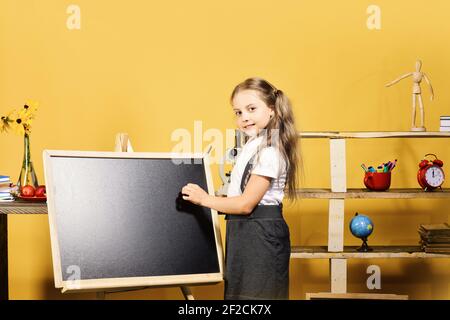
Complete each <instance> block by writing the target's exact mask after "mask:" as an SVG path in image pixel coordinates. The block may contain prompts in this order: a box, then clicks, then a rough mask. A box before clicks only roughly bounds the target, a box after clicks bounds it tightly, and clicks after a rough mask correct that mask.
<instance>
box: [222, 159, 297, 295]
mask: <svg viewBox="0 0 450 320" xmlns="http://www.w3.org/2000/svg"><path fill="white" fill-rule="evenodd" d="M252 160H253V158H252V159H251V160H250V161H249V162H248V163H247V165H246V167H245V170H244V174H243V175H242V180H241V191H242V192H244V189H245V185H246V184H247V181H248V179H249V177H250V171H251V168H252V162H253V161H252ZM225 219H226V220H227V231H226V249H225V252H226V253H225V299H226V300H237V299H246V300H247V299H270V300H275V299H283V300H286V299H289V259H290V255H291V243H290V237H289V227H288V225H287V224H286V222H285V220H284V218H283V214H282V204H280V205H258V206H256V207H255V209H254V210H253V211H252V212H251V213H250V214H249V215H231V214H229V215H226V218H225Z"/></svg>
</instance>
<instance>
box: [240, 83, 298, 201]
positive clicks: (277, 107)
mask: <svg viewBox="0 0 450 320" xmlns="http://www.w3.org/2000/svg"><path fill="white" fill-rule="evenodd" d="M242 90H254V91H256V92H257V93H258V96H259V97H260V99H261V100H262V101H264V103H265V104H266V105H267V106H268V107H269V108H271V109H272V110H273V111H274V115H273V117H272V118H271V119H270V120H269V123H268V124H267V127H266V128H265V130H263V133H262V134H261V135H263V136H264V137H265V139H264V140H263V142H262V143H261V146H262V147H260V148H259V150H258V154H259V152H260V150H261V149H262V148H263V147H265V146H274V147H277V148H278V150H279V151H280V153H281V155H282V156H283V158H284V160H285V162H286V165H287V174H286V188H287V196H288V198H289V199H291V200H296V199H297V198H298V197H297V190H296V189H297V182H298V178H297V173H298V169H299V168H301V167H302V157H301V153H300V147H299V146H300V142H299V137H298V134H297V130H296V127H295V122H294V114H293V112H292V107H291V103H290V101H289V99H288V97H287V96H286V95H285V94H284V92H283V91H281V90H278V89H277V88H276V87H275V86H273V85H272V84H271V83H269V82H268V81H266V80H264V79H261V78H256V77H255V78H249V79H247V80H245V81H243V82H242V83H240V84H238V85H237V86H236V87H235V88H234V90H233V92H232V94H231V102H232V101H233V98H234V97H235V96H236V94H238V93H239V92H240V91H242ZM274 132H275V133H277V137H273V133H274ZM275 138H276V139H275Z"/></svg>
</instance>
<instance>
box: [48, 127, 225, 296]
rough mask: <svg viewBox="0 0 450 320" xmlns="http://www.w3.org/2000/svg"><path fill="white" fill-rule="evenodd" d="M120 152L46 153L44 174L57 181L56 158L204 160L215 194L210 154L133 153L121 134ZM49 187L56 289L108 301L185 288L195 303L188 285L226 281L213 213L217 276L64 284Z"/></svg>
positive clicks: (219, 239) (133, 278)
mask: <svg viewBox="0 0 450 320" xmlns="http://www.w3.org/2000/svg"><path fill="white" fill-rule="evenodd" d="M116 150H126V152H103V153H101V152H90V151H67V150H44V152H43V156H44V157H43V158H44V169H45V170H44V171H45V177H46V181H47V182H50V181H53V177H52V176H53V174H54V173H53V170H52V166H50V162H51V158H53V157H88V158H89V157H96V158H97V157H105V158H161V159H168V158H169V159H176V158H186V157H188V158H199V159H200V158H201V159H202V161H203V163H204V169H205V175H206V181H207V192H208V193H209V194H211V195H213V194H214V186H213V183H212V177H211V172H210V170H209V168H210V163H209V158H208V154H201V153H149V152H147V153H144V152H130V151H131V150H132V147H131V143H130V141H129V139H128V136H127V135H125V134H119V135H118V136H117V137H116ZM48 184H49V188H48V190H47V191H48V192H47V199H48V201H47V205H48V213H49V225H50V236H51V246H52V260H53V272H54V279H55V287H56V288H61V289H62V292H63V293H65V292H67V293H69V292H78V293H79V292H96V293H97V298H99V299H104V297H105V294H106V293H113V292H120V291H132V290H141V289H146V288H156V287H174V286H177V287H181V291H182V293H183V295H184V297H185V299H188V300H193V299H194V297H193V295H192V293H191V292H190V289H189V288H188V287H187V286H186V285H188V284H189V285H194V284H213V283H219V282H221V281H223V273H224V271H223V270H224V262H223V249H222V241H221V235H220V225H219V218H218V214H217V211H215V210H211V214H212V223H213V224H212V227H213V230H214V238H215V244H216V252H217V258H218V264H219V270H218V271H217V272H214V273H205V274H192V275H191V274H186V275H170V276H155V277H152V276H149V277H131V278H108V279H84V280H63V278H62V268H61V267H62V266H61V255H60V250H59V249H60V248H59V241H58V233H57V225H56V223H55V221H56V220H55V219H56V216H55V212H56V211H55V201H54V199H53V197H54V194H53V192H49V191H52V186H51V185H50V183H48Z"/></svg>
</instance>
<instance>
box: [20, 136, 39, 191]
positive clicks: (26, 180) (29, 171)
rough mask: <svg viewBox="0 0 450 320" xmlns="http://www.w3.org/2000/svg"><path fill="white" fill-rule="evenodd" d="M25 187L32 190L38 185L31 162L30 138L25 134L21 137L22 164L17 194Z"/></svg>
mask: <svg viewBox="0 0 450 320" xmlns="http://www.w3.org/2000/svg"><path fill="white" fill-rule="evenodd" d="M26 185H31V186H33V187H34V188H36V187H37V186H38V185H39V183H38V179H37V177H36V172H35V171H34V167H33V162H32V161H31V153H30V136H29V135H28V134H27V133H25V134H24V137H23V162H22V169H21V170H20V175H19V180H18V181H17V190H18V192H19V193H20V191H21V189H22V187H24V186H26Z"/></svg>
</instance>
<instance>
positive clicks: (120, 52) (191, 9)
mask: <svg viewBox="0 0 450 320" xmlns="http://www.w3.org/2000/svg"><path fill="white" fill-rule="evenodd" d="M70 4H77V5H78V6H79V7H80V8H81V29H80V30H68V29H67V27H66V20H67V18H68V17H69V15H70V14H67V13H66V9H67V7H68V6H69V5H70ZM371 4H376V5H378V6H379V7H380V8H381V29H380V30H369V29H368V28H367V26H366V21H367V19H368V17H369V14H367V13H366V9H367V7H368V6H369V5H371ZM449 11H450V3H449V2H448V1H447V0H433V1H429V2H424V1H419V0H397V1H387V0H376V1H364V0H352V1H350V0H348V1H331V0H330V1H312V0H308V1H307V0H280V1H267V0H248V1H238V0H228V1H207V0H192V1H144V0H133V1H106V0H96V1H88V0H70V1H66V0H39V1H38V0H34V1H33V0H2V1H1V2H0V70H1V72H0V113H1V114H3V113H6V112H7V111H9V110H10V109H12V108H16V107H20V106H21V105H22V103H23V102H24V101H25V100H26V99H28V98H31V99H34V100H38V101H39V102H40V109H39V111H38V115H37V119H36V121H35V122H34V127H33V132H32V135H31V143H32V150H31V151H32V157H33V160H34V164H35V168H36V170H37V172H38V177H39V179H41V181H43V166H42V158H41V153H42V150H44V149H75V150H112V149H113V147H114V138H115V134H116V133H117V132H128V133H129V134H130V137H131V139H132V143H133V146H134V148H135V150H136V151H153V152H167V151H170V150H171V149H172V147H173V146H174V144H175V143H174V142H172V141H171V139H170V137H171V133H172V132H173V131H174V130H175V129H177V128H187V129H189V130H190V131H192V133H193V125H194V121H195V120H202V121H203V129H204V130H206V129H209V128H218V129H220V130H221V131H222V132H224V133H225V130H226V129H227V128H234V122H233V114H232V112H231V109H230V107H229V103H228V97H229V94H230V93H231V90H232V88H233V87H234V85H236V84H237V83H238V82H240V81H242V80H243V79H245V78H246V77H250V76H255V75H256V76H261V77H264V78H267V79H268V80H269V81H271V82H273V83H274V84H275V85H276V86H278V87H279V88H281V89H282V90H284V91H285V92H286V93H287V94H288V95H289V96H290V98H291V100H292V102H293V105H294V113H295V116H296V119H297V121H298V129H299V130H305V131H319V130H345V131H358V130H370V131H407V130H409V127H410V117H411V80H410V79H407V80H403V81H402V82H400V83H399V84H397V85H396V86H394V87H391V88H385V87H384V84H385V83H387V82H388V81H390V80H393V79H394V78H396V77H397V76H399V75H401V74H403V73H406V72H410V71H413V70H414V63H415V60H416V59H417V58H420V59H422V60H423V71H424V72H426V73H427V74H428V75H429V77H430V79H431V81H432V84H433V86H434V89H435V93H436V99H435V101H433V102H430V101H429V91H428V88H427V87H426V85H425V83H423V85H422V88H423V92H424V102H425V109H426V117H425V120H426V123H425V124H426V127H427V128H428V130H429V131H438V130H439V116H440V115H450V91H449V90H448V89H447V83H446V82H445V81H448V77H449V75H450V62H449V61H450V60H449V59H448V57H449V56H450V45H449V42H448V39H449V36H450V22H449V21H448V12H449ZM206 145H207V143H206V142H205V143H204V146H206ZM302 146H303V153H304V158H305V172H304V183H303V186H304V187H328V186H329V184H330V178H329V172H330V170H329V162H328V159H329V147H328V144H327V141H326V140H304V141H303V142H302ZM0 150H1V155H2V156H1V160H0V172H1V173H2V174H9V175H12V176H13V177H14V178H17V177H16V174H18V172H19V169H20V165H21V159H22V152H23V151H22V139H21V138H20V137H19V136H15V135H13V134H10V133H8V134H1V135H0ZM347 150H348V158H347V172H348V174H347V177H348V184H347V185H348V187H363V185H362V169H361V168H360V167H359V165H360V163H362V162H365V163H371V164H378V163H381V162H384V161H387V160H392V159H394V158H398V159H399V163H398V166H397V168H396V169H395V170H394V172H393V183H392V187H417V182H416V180H415V174H416V170H417V163H418V162H419V160H420V159H421V158H422V157H423V155H424V154H425V153H428V152H434V153H437V154H438V156H439V157H440V158H441V159H442V160H443V161H444V163H445V164H446V165H447V166H448V164H450V151H449V148H448V141H447V140H445V139H428V140H419V139H410V140H402V139H388V140H384V139H379V140H363V141H362V140H352V141H348V143H347ZM447 166H444V169H445V168H448V167H447ZM212 169H213V173H214V176H215V177H214V181H215V186H216V188H217V187H218V186H219V178H218V171H217V167H216V166H214V167H213V168H212ZM444 186H446V187H448V186H449V182H448V181H447V182H446V183H445V184H444ZM286 205H287V208H286V210H285V215H286V218H287V221H288V224H289V226H290V229H291V234H292V236H291V237H292V243H293V244H294V245H326V243H327V228H328V227H327V224H328V203H327V201H326V200H301V201H300V202H299V203H298V204H296V205H295V206H289V203H288V202H286ZM355 211H358V212H362V213H365V214H368V215H369V216H371V217H372V219H373V221H374V224H375V231H374V234H373V235H372V236H371V237H370V239H369V244H373V245H374V244H380V245H381V244H412V245H415V244H417V241H418V234H417V231H416V229H417V227H418V225H419V224H420V223H440V222H444V221H446V222H448V221H449V213H448V200H350V201H347V202H346V209H345V213H346V216H345V225H346V226H347V225H348V222H349V220H350V219H351V217H352V216H353V214H354V213H355ZM8 239H9V250H10V252H9V258H10V260H9V268H10V276H9V281H10V297H11V298H12V299H48V298H51V299H73V298H87V299H90V298H94V297H95V295H94V294H73V295H63V294H61V293H60V292H59V291H58V290H56V289H55V288H54V286H53V271H52V264H51V251H50V239H49V231H48V219H47V216H43V215H39V216H29V215H27V216H19V215H11V216H9V236H8ZM359 242H360V241H359V240H358V239H356V238H354V237H353V236H352V235H351V234H350V233H349V231H348V230H347V227H346V228H345V244H346V245H357V244H359ZM371 264H377V265H379V266H380V267H381V272H382V280H381V281H382V282H381V285H382V289H381V290H378V292H383V293H398V294H408V295H410V297H411V298H416V299H422V298H424V299H449V298H450V286H449V284H450V271H449V270H450V268H449V267H450V262H449V259H439V260H433V259H427V260H407V259H403V260H402V259H392V260H387V259H385V260H375V259H374V260H351V261H349V263H348V266H349V268H348V278H349V282H348V291H349V292H367V291H369V290H368V289H367V287H366V284H365V283H366V279H367V276H368V275H367V274H366V268H367V267H368V266H369V265H371ZM290 282H291V287H290V293H291V298H293V299H304V298H305V293H306V292H318V291H329V290H330V284H329V276H328V262H327V260H297V259H295V260H292V261H291V281H290ZM222 290H223V286H222V285H214V286H204V287H197V288H193V293H194V295H195V296H196V297H197V298H202V299H221V298H222V297H223V295H222ZM108 298H110V299H118V298H126V299H128V298H135V299H181V298H182V295H181V293H180V292H179V290H178V289H176V288H169V289H149V290H145V291H137V292H128V293H121V294H113V295H110V296H108Z"/></svg>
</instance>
